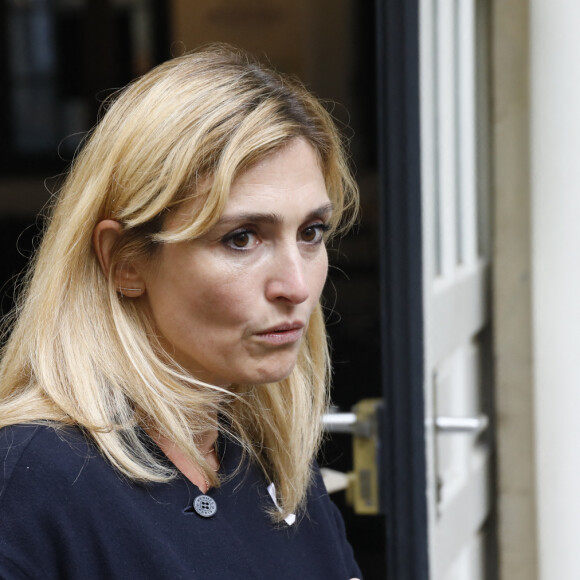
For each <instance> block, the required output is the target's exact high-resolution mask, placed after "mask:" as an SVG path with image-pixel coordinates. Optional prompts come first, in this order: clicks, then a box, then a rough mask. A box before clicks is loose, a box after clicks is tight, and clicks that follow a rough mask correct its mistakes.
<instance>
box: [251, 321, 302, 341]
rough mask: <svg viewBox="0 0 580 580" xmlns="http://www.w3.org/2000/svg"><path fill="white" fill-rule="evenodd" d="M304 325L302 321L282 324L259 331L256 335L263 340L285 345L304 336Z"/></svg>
mask: <svg viewBox="0 0 580 580" xmlns="http://www.w3.org/2000/svg"><path fill="white" fill-rule="evenodd" d="M303 333H304V325H303V324H302V323H301V322H296V323H290V324H280V325H278V326H274V327H271V328H268V329H266V330H263V331H261V332H257V333H256V334H255V336H256V337H257V338H258V339H259V340H260V341H262V342H267V343H268V344H272V345H283V344H291V343H294V342H297V341H298V340H300V339H301V338H302V334H303Z"/></svg>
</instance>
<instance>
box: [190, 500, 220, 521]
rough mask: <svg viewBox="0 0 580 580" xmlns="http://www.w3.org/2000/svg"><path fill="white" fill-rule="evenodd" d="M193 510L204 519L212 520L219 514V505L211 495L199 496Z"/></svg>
mask: <svg viewBox="0 0 580 580" xmlns="http://www.w3.org/2000/svg"><path fill="white" fill-rule="evenodd" d="M193 509H194V510H195V511H196V513H197V514H198V515H200V516H201V517H202V518H211V517H212V516H213V515H214V514H215V513H216V512H217V504H216V503H215V500H214V499H213V498H211V497H209V495H198V496H197V497H196V498H195V500H193Z"/></svg>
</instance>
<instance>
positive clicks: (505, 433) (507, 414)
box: [491, 0, 537, 580]
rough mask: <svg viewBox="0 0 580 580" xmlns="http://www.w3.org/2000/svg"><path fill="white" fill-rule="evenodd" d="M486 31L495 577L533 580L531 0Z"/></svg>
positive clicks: (498, 7) (506, 5) (498, 0)
mask: <svg viewBox="0 0 580 580" xmlns="http://www.w3.org/2000/svg"><path fill="white" fill-rule="evenodd" d="M491 35H492V37H491V45H492V79H493V80H492V89H491V94H492V111H491V125H492V126H491V131H492V167H493V192H494V204H493V205H494V215H493V218H494V219H493V329H494V370H495V386H496V393H495V403H496V420H497V429H496V437H497V489H498V494H497V509H498V519H497V523H498V544H499V546H498V547H499V575H500V578H502V579H503V580H535V579H537V519H536V479H535V454H536V450H535V445H534V390H533V378H532V377H533V367H532V353H533V341H532V319H531V314H532V286H531V260H532V257H531V243H530V175H529V173H530V160H529V76H528V71H529V58H530V57H529V15H528V0H495V1H494V2H493V6H492V26H491Z"/></svg>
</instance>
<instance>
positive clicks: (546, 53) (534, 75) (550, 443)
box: [530, 0, 580, 580]
mask: <svg viewBox="0 0 580 580" xmlns="http://www.w3.org/2000/svg"><path fill="white" fill-rule="evenodd" d="M530 16H531V19H530V22H531V43H530V47H531V52H530V54H531V69H530V70H531V93H530V94H531V109H530V128H531V178H532V179H531V183H532V190H531V191H532V249H533V253H532V271H533V278H532V280H533V335H534V366H535V372H534V386H535V421H536V450H537V463H536V478H537V484H538V498H537V505H538V538H539V553H540V579H541V580H552V579H560V578H566V579H568V578H570V579H571V578H580V550H579V549H578V538H580V495H579V492H580V420H579V410H580V225H579V218H580V67H579V64H578V63H579V60H578V59H579V54H580V40H579V36H578V30H580V3H579V2H578V1H577V0H558V1H554V0H531V1H530Z"/></svg>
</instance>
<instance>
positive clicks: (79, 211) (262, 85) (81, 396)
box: [0, 45, 358, 519]
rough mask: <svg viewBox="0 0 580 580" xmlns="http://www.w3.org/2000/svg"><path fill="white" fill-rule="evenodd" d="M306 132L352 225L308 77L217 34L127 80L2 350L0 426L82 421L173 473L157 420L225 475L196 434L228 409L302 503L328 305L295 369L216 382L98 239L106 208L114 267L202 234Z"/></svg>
mask: <svg viewBox="0 0 580 580" xmlns="http://www.w3.org/2000/svg"><path fill="white" fill-rule="evenodd" d="M296 137H301V138H303V139H305V140H306V141H307V142H308V143H310V145H311V146H312V147H313V148H314V150H315V152H316V154H317V155H318V158H319V161H320V166H321V169H322V171H323V174H324V177H325V180H326V184H327V190H328V195H329V197H330V199H331V201H332V203H333V206H334V212H333V218H332V226H333V229H334V231H335V232H336V231H339V230H341V228H344V227H348V226H349V225H350V223H351V222H352V220H353V219H354V216H355V214H356V210H357V203H358V202H357V199H358V198H357V188H356V184H355V182H354V180H353V177H352V175H351V173H350V171H349V168H348V164H347V160H346V158H345V153H344V149H343V145H342V142H341V138H340V136H339V134H338V132H337V129H336V128H335V125H334V123H333V121H332V118H331V116H330V115H329V114H328V112H327V111H326V110H325V109H324V107H323V106H322V105H321V104H320V103H319V102H318V101H317V100H316V99H315V98H314V97H313V96H312V95H311V94H310V93H309V92H308V91H307V90H306V89H305V88H304V87H303V86H302V85H301V84H300V83H299V82H298V81H296V80H292V79H289V78H287V77H284V76H282V75H280V74H278V73H277V72H274V71H272V70H269V69H267V68H265V67H263V66H262V65H260V64H259V63H258V62H256V61H255V60H253V59H252V58H250V57H249V56H248V55H246V54H245V53H243V52H241V51H239V50H236V49H233V48H231V47H226V46H223V45H214V46H211V47H208V48H205V49H202V50H200V51H198V52H195V53H191V54H187V55H184V56H181V57H178V58H175V59H173V60H171V61H168V62H166V63H164V64H162V65H160V66H159V67H157V68H155V69H154V70H152V71H151V72H149V73H148V74H146V75H145V76H144V77H142V78H141V79H139V80H137V81H135V82H134V83H132V84H131V85H129V86H128V87H127V88H126V89H125V90H123V91H122V92H121V93H120V94H119V95H118V96H117V97H116V99H114V101H113V102H112V103H111V104H110V105H109V106H108V108H107V111H106V113H105V114H104V116H103V118H102V120H101V121H100V123H99V124H98V125H97V126H96V128H95V129H94V130H93V132H92V135H91V136H90V138H88V140H87V141H86V144H85V145H84V148H83V149H82V151H81V153H80V154H79V155H78V157H77V159H76V160H75V161H74V163H73V166H72V168H71V171H70V173H69V175H68V179H67V180H66V182H65V184H64V186H63V188H62V190H61V192H60V195H59V196H58V200H57V201H56V203H55V205H54V208H53V211H52V217H51V220H50V224H49V226H48V228H47V230H46V232H45V234H44V237H43V240H42V244H41V246H40V248H39V251H38V253H37V255H36V258H35V260H34V263H33V264H32V266H31V268H30V271H29V273H28V278H27V283H26V285H25V288H24V291H23V292H22V296H21V300H20V303H19V304H20V305H19V306H18V308H17V309H16V311H15V313H14V315H13V318H14V324H13V328H12V329H11V335H10V338H9V340H8V342H7V345H6V347H5V349H4V355H3V358H2V362H1V365H0V427H2V426H6V425H11V424H16V423H30V422H45V421H49V422H51V424H55V423H56V424H57V425H77V426H79V427H81V428H82V429H83V430H84V431H85V432H86V433H88V434H89V435H90V436H91V437H92V438H93V439H94V441H95V442H96V444H97V445H98V446H99V448H100V450H101V452H102V453H103V454H104V455H105V456H106V457H107V458H108V459H109V460H110V462H111V463H112V464H113V465H114V466H115V467H116V468H117V469H118V470H119V471H120V472H121V473H123V474H124V475H126V476H127V477H129V478H131V479H134V480H141V481H167V480H168V479H169V478H171V477H173V476H174V475H175V472H174V471H168V468H167V466H166V465H165V464H163V463H162V462H159V460H158V459H156V457H155V455H154V454H152V453H151V450H150V449H148V448H147V445H146V444H144V441H143V437H142V436H141V430H142V429H145V430H148V431H151V430H153V431H154V432H156V433H159V434H160V435H163V436H165V437H168V438H169V439H171V440H172V441H174V442H175V443H176V444H177V445H178V446H179V447H180V448H181V449H182V450H183V451H184V452H185V453H186V454H187V455H188V456H189V457H190V458H191V459H193V460H195V461H196V462H197V463H198V464H199V465H200V466H201V468H202V470H204V472H205V474H206V477H207V478H208V479H209V480H210V481H211V483H212V484H213V485H219V481H218V478H217V476H216V475H215V474H214V473H213V471H212V470H211V469H210V468H209V466H208V464H207V463H206V461H205V459H204V457H203V455H202V454H201V453H200V452H199V450H198V448H197V446H196V440H197V438H198V437H199V435H200V434H201V433H203V432H204V431H206V430H207V429H209V428H212V427H213V428H215V427H216V426H217V424H216V423H217V422H218V420H219V428H220V429H222V430H224V429H225V430H227V431H228V433H229V435H230V436H233V437H236V439H237V440H238V441H239V442H240V443H241V444H242V445H243V448H244V450H245V453H246V454H249V456H250V457H251V458H252V459H253V460H255V461H257V462H258V463H259V464H260V465H261V467H262V469H263V470H264V472H265V475H266V477H267V478H268V479H269V480H270V481H273V482H274V483H275V485H276V489H277V491H278V494H279V503H280V506H281V508H282V509H281V512H280V513H278V512H276V513H273V517H274V518H275V519H280V518H283V517H285V516H286V515H288V514H289V513H291V512H296V511H298V510H299V509H300V508H301V506H303V502H304V498H305V494H306V491H307V489H308V486H309V483H310V480H311V465H312V458H313V456H314V454H315V453H316V451H317V449H318V447H319V444H320V438H321V432H322V429H321V416H322V414H323V413H324V411H325V409H326V407H327V404H328V384H329V368H330V363H329V356H328V349H327V340H326V333H325V326H324V320H323V315H322V310H321V307H320V305H319V306H318V307H317V308H316V309H315V312H314V313H313V315H312V317H311V320H310V323H309V326H308V331H307V334H306V336H305V338H304V340H303V342H302V345H301V349H300V353H299V357H298V362H297V364H296V366H295V368H294V370H293V371H292V373H291V374H290V376H289V377H288V378H286V379H284V380H282V381H280V382H278V383H274V384H269V385H267V386H263V385H235V386H232V387H231V388H228V389H227V390H226V389H223V388H218V387H215V386H212V385H207V384H204V383H200V382H199V381H196V380H195V378H193V377H191V376H190V375H188V374H187V372H186V371H185V370H184V369H182V368H180V367H179V366H178V365H177V364H176V363H174V362H173V361H171V360H169V359H168V356H167V355H166V353H163V352H162V349H161V346H160V345H159V344H158V343H157V342H156V341H155V338H154V336H155V332H154V328H153V327H152V323H151V321H150V320H149V319H148V318H147V316H146V315H145V314H144V313H143V312H142V310H141V309H140V308H139V307H138V304H137V303H136V301H134V300H131V299H128V298H124V297H123V296H122V295H120V294H119V293H118V292H117V291H116V288H115V285H114V280H113V276H108V277H107V276H106V275H105V274H104V273H103V272H102V271H101V268H100V266H99V262H98V259H97V256H96V254H95V251H94V249H93V246H92V235H93V230H94V227H95V225H96V224H97V223H98V222H99V221H101V220H103V219H114V220H117V221H118V222H119V223H120V224H121V225H122V228H123V233H122V236H121V238H120V241H119V243H118V244H117V245H116V247H115V248H114V251H113V258H112V264H111V271H112V270H113V269H114V268H115V266H116V265H118V264H120V263H122V262H123V261H125V260H128V259H130V258H132V257H135V256H139V255H151V254H152V253H153V252H154V251H155V248H156V247H158V245H159V244H160V243H174V242H178V241H181V240H186V239H191V238H194V237H196V236H199V235H200V234H202V233H203V232H205V231H207V230H208V228H210V227H211V226H212V225H213V224H214V223H215V222H216V221H217V220H218V218H219V217H220V214H221V212H222V211H223V209H224V206H225V204H226V202H227V199H228V192H229V190H230V187H231V185H232V183H233V181H234V179H235V178H236V176H237V175H239V174H240V173H241V172H243V171H244V170H245V169H248V168H249V167H250V166H252V165H253V164H254V163H256V162H257V161H259V160H261V159H263V158H264V157H265V156H267V155H268V154H270V153H272V152H274V151H276V150H279V149H280V148H281V147H283V146H284V145H285V144H287V143H288V142H289V141H290V140H292V139H294V138H296ZM208 177H209V178H210V179H209V180H208V179H207V178H208ZM208 181H209V185H208V186H205V185H204V186H203V187H202V184H207V183H208ZM193 196H195V197H196V198H197V199H198V206H199V212H198V214H197V216H196V218H195V219H194V221H193V222H191V223H189V224H186V225H185V226H184V227H182V228H181V229H180V230H178V231H174V230H172V232H171V235H168V234H167V233H165V232H163V229H162V227H163V219H164V216H166V215H167V211H168V210H169V209H170V208H173V207H176V206H178V205H179V204H180V203H183V201H185V200H187V199H191V198H192V197H193ZM218 416H219V419H216V418H215V417H218Z"/></svg>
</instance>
